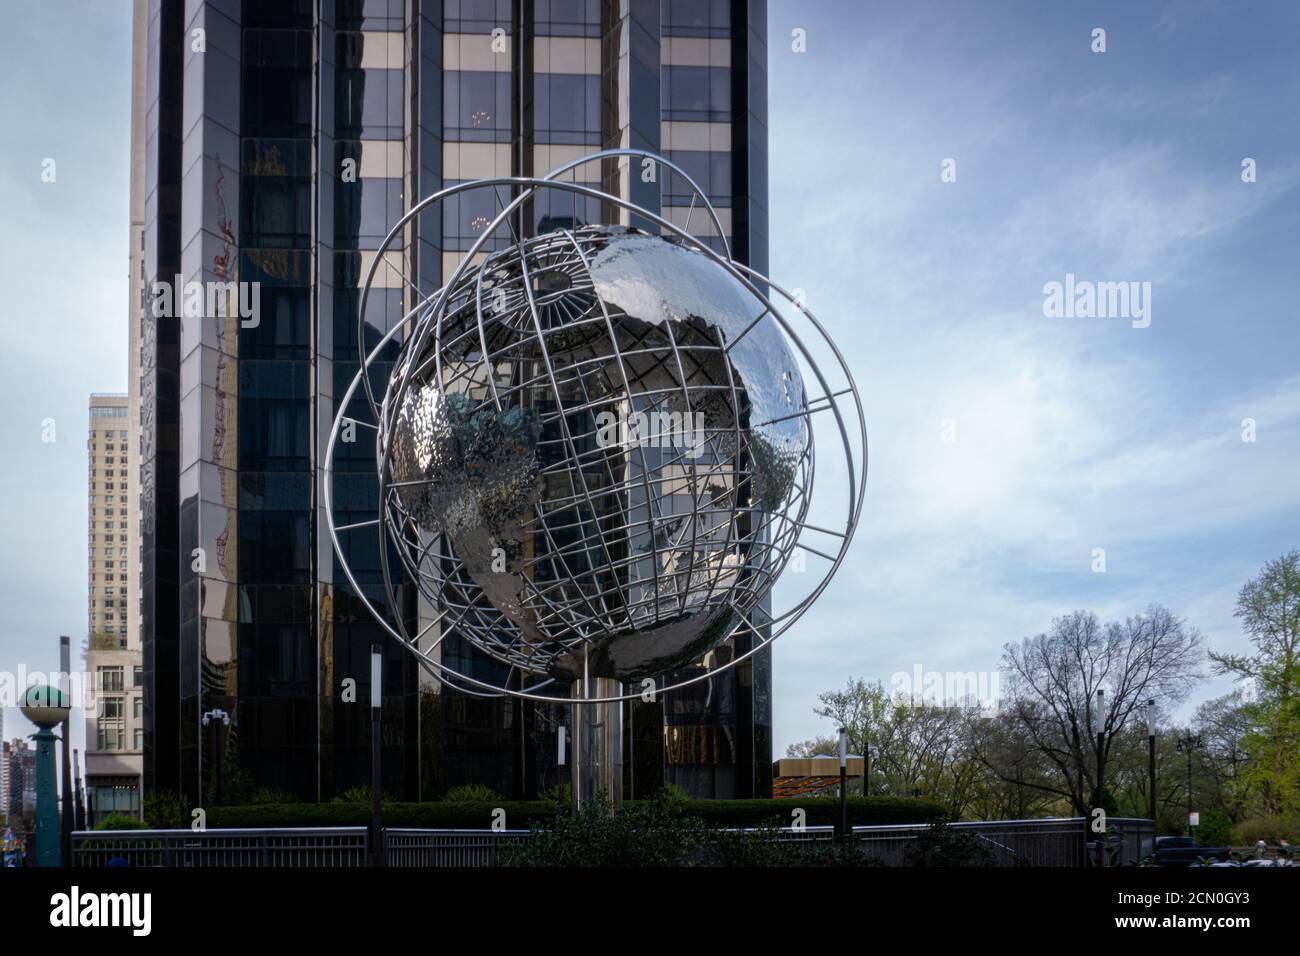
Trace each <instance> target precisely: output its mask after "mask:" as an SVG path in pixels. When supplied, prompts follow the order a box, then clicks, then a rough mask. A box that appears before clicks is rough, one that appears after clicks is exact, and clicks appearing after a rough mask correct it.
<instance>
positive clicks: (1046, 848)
mask: <svg viewBox="0 0 1300 956" xmlns="http://www.w3.org/2000/svg"><path fill="white" fill-rule="evenodd" d="M1086 824H1087V821H1086V820H1085V819H1084V818H1083V817H1065V818H1061V819H1055V820H989V821H975V822H970V823H953V824H949V827H950V829H952V830H954V831H957V832H960V833H969V834H972V835H974V836H975V838H976V839H977V840H978V841H979V843H980V845H981V846H983V847H984V848H985V849H986V850H987V851H988V853H989V858H990V862H991V863H992V864H993V865H995V866H1047V867H1068V866H1086V865H1087V864H1088V859H1089V855H1090V854H1091V855H1092V857H1093V859H1094V860H1095V859H1096V856H1097V847H1098V845H1099V844H1098V842H1097V841H1098V838H1097V837H1095V836H1094V835H1093V834H1091V833H1088V831H1087V830H1086V829H1085V826H1086ZM1106 825H1107V830H1108V837H1109V841H1110V849H1109V851H1108V852H1107V854H1106V856H1107V859H1106V863H1107V865H1109V866H1131V865H1133V864H1136V863H1138V862H1139V861H1140V860H1141V859H1142V857H1143V855H1144V853H1145V848H1146V847H1148V846H1149V845H1150V844H1151V841H1152V839H1153V837H1154V836H1155V824H1154V823H1153V822H1152V821H1151V820H1139V819H1130V818H1122V819H1116V818H1113V817H1112V818H1111V819H1110V820H1108V821H1107V824H1106ZM926 829H927V827H926V826H925V825H924V824H915V825H908V826H869V827H854V828H853V835H854V837H855V838H856V839H857V840H858V842H859V843H861V844H863V845H864V846H866V848H867V852H868V853H869V854H870V855H871V856H873V857H875V858H876V859H877V860H879V861H880V862H881V863H884V864H885V865H887V866H905V865H907V856H908V853H907V851H908V847H909V846H910V845H911V844H912V843H913V842H914V841H916V840H917V838H918V837H920V836H921V835H922V834H923V833H924V832H925V831H926ZM1085 833H1087V836H1088V838H1089V839H1090V840H1091V841H1092V845H1091V849H1090V847H1089V843H1088V842H1086V841H1085Z"/></svg>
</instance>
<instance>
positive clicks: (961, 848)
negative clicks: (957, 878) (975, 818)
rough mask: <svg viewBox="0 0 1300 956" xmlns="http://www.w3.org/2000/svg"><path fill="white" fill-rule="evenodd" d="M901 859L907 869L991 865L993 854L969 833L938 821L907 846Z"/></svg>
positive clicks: (983, 843)
mask: <svg viewBox="0 0 1300 956" xmlns="http://www.w3.org/2000/svg"><path fill="white" fill-rule="evenodd" d="M903 858H904V859H905V860H906V861H907V864H908V865H909V866H930V867H933V866H992V865H993V862H994V860H993V852H992V851H991V850H990V849H989V847H988V845H987V844H986V843H985V842H984V841H983V840H981V839H980V838H979V837H978V836H976V835H975V834H974V833H971V832H970V831H968V830H958V829H956V828H954V827H951V826H949V825H948V824H947V823H945V822H942V821H939V822H936V823H932V824H931V825H930V826H928V827H926V828H925V830H924V831H923V832H921V833H920V834H918V835H917V837H916V839H915V840H913V841H911V842H910V843H908V844H907V847H906V848H905V849H904V851H903Z"/></svg>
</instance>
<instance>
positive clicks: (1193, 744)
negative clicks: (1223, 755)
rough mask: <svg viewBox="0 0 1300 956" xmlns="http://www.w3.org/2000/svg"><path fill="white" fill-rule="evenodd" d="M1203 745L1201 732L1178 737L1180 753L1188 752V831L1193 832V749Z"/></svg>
mask: <svg viewBox="0 0 1300 956" xmlns="http://www.w3.org/2000/svg"><path fill="white" fill-rule="evenodd" d="M1200 746H1201V735H1200V734H1184V735H1183V736H1181V737H1179V738H1178V753H1180V754H1181V753H1186V754H1187V832H1188V833H1189V834H1190V833H1191V832H1192V751H1193V750H1196V749H1197V748H1198V747H1200Z"/></svg>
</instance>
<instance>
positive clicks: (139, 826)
mask: <svg viewBox="0 0 1300 956" xmlns="http://www.w3.org/2000/svg"><path fill="white" fill-rule="evenodd" d="M95 829H96V830H149V829H152V827H150V826H149V824H148V823H146V822H145V821H143V820H137V819H136V818H135V817H131V816H127V815H126V814H125V813H110V814H109V815H108V816H106V817H105V818H104V819H103V820H102V821H100V822H99V823H97V824H96V825H95Z"/></svg>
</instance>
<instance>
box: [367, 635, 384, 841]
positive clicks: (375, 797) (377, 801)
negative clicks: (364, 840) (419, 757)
mask: <svg viewBox="0 0 1300 956" xmlns="http://www.w3.org/2000/svg"><path fill="white" fill-rule="evenodd" d="M383 680H384V654H383V652H382V651H381V650H380V649H379V645H378V644H371V645H370V801H371V804H370V806H371V819H370V854H371V857H370V862H371V865H372V866H382V865H383V861H384V831H383V827H382V816H381V814H382V803H381V799H382V794H383V774H382V772H381V771H382V767H381V766H380V762H379V759H380V744H381V742H382V738H381V734H380V730H381V728H382V727H383V703H384V689H383Z"/></svg>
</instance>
